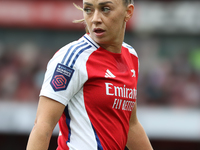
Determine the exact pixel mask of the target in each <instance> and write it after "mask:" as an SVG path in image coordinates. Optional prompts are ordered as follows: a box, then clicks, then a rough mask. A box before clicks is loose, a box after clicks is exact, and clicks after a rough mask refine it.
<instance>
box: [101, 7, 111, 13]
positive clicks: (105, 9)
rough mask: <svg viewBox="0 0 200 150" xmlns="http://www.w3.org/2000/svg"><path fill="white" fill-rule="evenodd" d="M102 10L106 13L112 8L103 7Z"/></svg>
mask: <svg viewBox="0 0 200 150" xmlns="http://www.w3.org/2000/svg"><path fill="white" fill-rule="evenodd" d="M102 11H103V12H104V13H108V12H109V11H110V8H109V7H102Z"/></svg>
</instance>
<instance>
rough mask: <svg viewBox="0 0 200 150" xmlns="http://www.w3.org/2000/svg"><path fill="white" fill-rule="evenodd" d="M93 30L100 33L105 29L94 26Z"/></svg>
mask: <svg viewBox="0 0 200 150" xmlns="http://www.w3.org/2000/svg"><path fill="white" fill-rule="evenodd" d="M93 32H94V33H96V34H101V33H103V32H105V30H103V29H101V28H94V29H93Z"/></svg>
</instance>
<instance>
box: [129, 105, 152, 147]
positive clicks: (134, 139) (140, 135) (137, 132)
mask: <svg viewBox="0 0 200 150" xmlns="http://www.w3.org/2000/svg"><path fill="white" fill-rule="evenodd" d="M136 109H137V105H136V104H135V106H134V108H133V111H132V114H131V119H130V122H129V132H128V141H127V145H126V146H127V147H128V149H129V150H153V148H152V146H151V143H150V141H149V138H148V137H147V135H146V133H145V131H144V128H143V127H142V125H141V124H140V122H139V121H138V119H137V116H136Z"/></svg>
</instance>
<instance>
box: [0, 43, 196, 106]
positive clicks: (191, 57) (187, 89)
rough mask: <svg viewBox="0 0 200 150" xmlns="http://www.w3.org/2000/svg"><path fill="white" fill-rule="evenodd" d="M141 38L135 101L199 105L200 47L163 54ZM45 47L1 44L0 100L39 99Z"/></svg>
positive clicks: (47, 55)
mask: <svg viewBox="0 0 200 150" xmlns="http://www.w3.org/2000/svg"><path fill="white" fill-rule="evenodd" d="M140 42H141V44H140ZM140 42H138V41H137V43H139V44H136V50H137V52H138V55H139V59H140V75H139V81H138V104H139V105H140V106H145V105H148V106H175V107H200V47H197V48H196V49H189V50H187V51H179V52H177V53H175V54H173V55H172V56H170V57H163V56H162V55H160V50H159V48H160V47H159V46H158V45H159V43H158V42H155V41H151V40H150V41H148V40H147V42H144V41H140ZM148 43H150V44H148ZM133 45H134V42H133ZM48 51H51V53H47V52H44V51H43V50H41V48H40V47H39V46H38V45H37V44H35V43H33V42H32V43H31V42H26V43H23V44H21V45H20V46H18V47H15V48H10V47H9V46H6V45H4V46H3V45H0V100H7V101H12V100H14V101H36V102H37V101H38V98H39V91H40V88H41V85H42V82H43V77H44V73H45V70H46V65H47V63H48V61H49V59H50V58H51V57H52V54H53V53H55V50H48Z"/></svg>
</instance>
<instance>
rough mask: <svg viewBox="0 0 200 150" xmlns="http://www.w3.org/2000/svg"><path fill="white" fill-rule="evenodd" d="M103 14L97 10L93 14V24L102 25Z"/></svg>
mask: <svg viewBox="0 0 200 150" xmlns="http://www.w3.org/2000/svg"><path fill="white" fill-rule="evenodd" d="M101 21H102V20H101V14H100V12H99V11H98V10H95V12H94V13H93V18H92V23H94V24H98V23H101Z"/></svg>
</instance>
